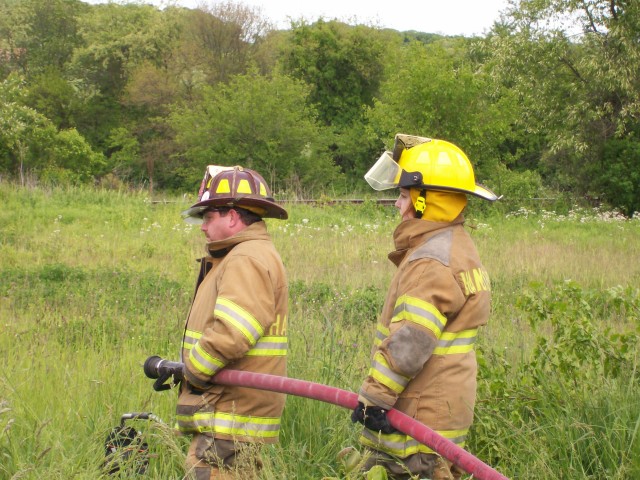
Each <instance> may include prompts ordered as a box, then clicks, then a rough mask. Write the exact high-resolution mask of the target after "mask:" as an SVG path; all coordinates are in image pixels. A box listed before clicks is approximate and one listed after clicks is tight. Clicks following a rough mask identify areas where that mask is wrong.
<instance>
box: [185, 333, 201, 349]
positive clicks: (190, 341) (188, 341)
mask: <svg viewBox="0 0 640 480" xmlns="http://www.w3.org/2000/svg"><path fill="white" fill-rule="evenodd" d="M200 337H202V333H200V332H196V331H193V330H186V331H185V332H184V338H183V339H182V348H184V349H186V350H191V349H192V348H193V346H194V345H195V344H196V343H197V342H198V340H199V339H200Z"/></svg>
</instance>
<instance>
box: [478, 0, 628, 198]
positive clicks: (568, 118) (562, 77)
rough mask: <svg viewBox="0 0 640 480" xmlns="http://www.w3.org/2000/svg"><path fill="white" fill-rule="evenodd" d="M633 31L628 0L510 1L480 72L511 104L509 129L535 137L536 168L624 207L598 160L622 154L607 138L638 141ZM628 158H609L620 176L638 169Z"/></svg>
mask: <svg viewBox="0 0 640 480" xmlns="http://www.w3.org/2000/svg"><path fill="white" fill-rule="evenodd" d="M563 19H570V22H569V23H567V22H563V21H562V20H563ZM576 27H579V28H576ZM639 35H640V4H638V2H636V1H629V0H590V1H582V0H546V1H539V0H537V1H534V0H529V1H520V2H516V1H513V2H511V7H510V9H509V10H508V11H507V12H506V14H505V17H504V19H503V21H502V22H501V24H499V25H496V27H495V28H494V29H493V31H492V33H491V35H490V37H489V41H488V43H487V47H488V51H490V52H491V59H490V62H489V65H488V66H490V69H491V73H492V74H493V75H495V76H496V77H499V78H500V79H501V81H502V82H503V85H506V86H508V87H509V88H511V89H512V90H513V92H514V95H516V97H517V98H518V100H519V105H520V108H521V115H520V117H519V119H518V120H517V128H520V129H522V130H523V131H524V132H525V133H526V134H527V135H531V136H533V137H535V138H537V139H539V140H538V141H539V143H540V144H541V150H540V152H539V155H538V158H539V162H538V165H539V168H540V169H541V171H542V173H543V174H544V176H545V178H546V181H547V182H549V183H551V184H552V185H555V186H556V187H557V188H561V189H570V190H571V191H573V192H575V193H579V194H584V195H590V196H592V197H594V196H595V197H598V198H601V199H603V196H604V199H606V200H608V201H609V203H611V204H613V205H614V206H623V204H624V203H626V202H625V201H623V200H622V198H618V197H617V193H616V191H615V189H611V188H609V189H606V191H605V190H602V189H603V188H604V185H605V183H606V182H605V183H603V182H602V181H601V179H602V178H603V177H605V176H607V175H609V174H608V173H607V170H608V168H609V165H610V164H609V162H605V161H604V159H605V158H607V159H609V160H611V154H612V152H628V151H630V150H629V149H628V148H627V147H628V145H627V146H625V147H624V148H617V147H611V148H610V147H609V144H610V142H614V143H617V142H620V141H624V142H632V143H633V142H638V141H640V137H639V135H640V129H639V127H638V123H639V120H640V102H638V98H640V77H638V74H637V72H638V71H640V49H638V46H637V39H638V36H639ZM631 158H635V159H636V160H634V161H631V162H628V161H624V162H616V165H617V168H616V170H617V171H618V172H619V175H620V180H622V179H624V178H625V177H627V176H629V175H630V174H631V173H632V172H634V171H638V170H639V169H640V164H637V163H636V162H637V156H635V155H632V156H631ZM614 183H615V182H614ZM629 208H632V209H635V210H638V209H640V205H637V204H636V205H634V206H630V205H627V206H625V209H627V210H628V209H629Z"/></svg>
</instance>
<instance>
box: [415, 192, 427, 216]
mask: <svg viewBox="0 0 640 480" xmlns="http://www.w3.org/2000/svg"><path fill="white" fill-rule="evenodd" d="M413 206H414V208H415V210H416V218H422V215H424V210H425V209H426V208H427V191H426V190H425V189H424V188H423V189H422V190H420V195H418V198H416V202H415V203H414V205H413Z"/></svg>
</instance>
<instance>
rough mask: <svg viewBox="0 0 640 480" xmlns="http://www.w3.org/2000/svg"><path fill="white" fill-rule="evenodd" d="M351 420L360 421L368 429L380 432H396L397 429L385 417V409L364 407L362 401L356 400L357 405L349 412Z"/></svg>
mask: <svg viewBox="0 0 640 480" xmlns="http://www.w3.org/2000/svg"><path fill="white" fill-rule="evenodd" d="M351 421H352V422H353V423H356V422H358V423H361V424H363V425H364V426H365V427H367V428H368V429H369V430H374V431H376V432H382V433H387V434H388V433H396V432H397V431H398V430H396V429H395V428H393V427H392V426H391V424H390V423H389V419H388V418H387V411H386V410H385V409H384V408H382V407H376V406H371V407H365V406H364V403H362V402H358V406H357V407H356V408H354V409H353V412H352V413H351Z"/></svg>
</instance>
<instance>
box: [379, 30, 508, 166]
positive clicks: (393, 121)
mask: <svg viewBox="0 0 640 480" xmlns="http://www.w3.org/2000/svg"><path fill="white" fill-rule="evenodd" d="M470 45H471V41H470V40H468V39H464V38H456V39H451V38H448V39H441V40H436V41H434V42H432V43H430V44H427V45H425V44H423V43H421V42H412V43H410V44H407V45H405V46H404V47H403V48H402V49H401V50H399V51H398V52H397V53H396V56H395V60H394V62H393V63H390V64H389V65H388V66H387V72H388V73H387V76H386V77H385V81H384V82H383V84H382V85H381V87H380V95H379V98H378V99H377V100H376V101H375V104H374V106H373V108H371V109H370V110H369V112H368V114H367V118H368V120H369V124H370V128H371V129H372V130H373V131H374V132H376V134H377V136H378V137H379V138H381V139H382V140H384V141H385V142H387V144H388V147H389V148H390V147H391V145H390V142H391V141H392V140H393V137H394V135H395V134H396V133H398V132H401V133H408V134H414V135H422V136H426V137H431V138H441V139H444V140H447V141H450V142H452V143H455V144H456V145H458V146H459V147H460V148H462V149H463V150H464V151H465V153H467V155H468V156H469V158H470V159H471V161H472V163H473V164H474V167H475V168H476V173H477V175H478V176H479V177H483V176H484V177H485V178H486V177H487V176H490V174H491V173H492V171H493V170H494V168H495V167H496V165H497V164H498V163H500V146H501V145H502V143H503V142H504V141H505V137H506V135H507V134H508V132H509V123H510V121H511V118H510V108H509V104H508V102H507V101H506V100H505V99H501V98H496V97H492V96H491V95H490V89H489V88H488V87H489V85H490V80H489V79H488V78H487V76H485V75H483V74H482V72H481V71H479V65H478V64H476V63H475V62H474V61H473V60H472V59H471V58H470Z"/></svg>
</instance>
